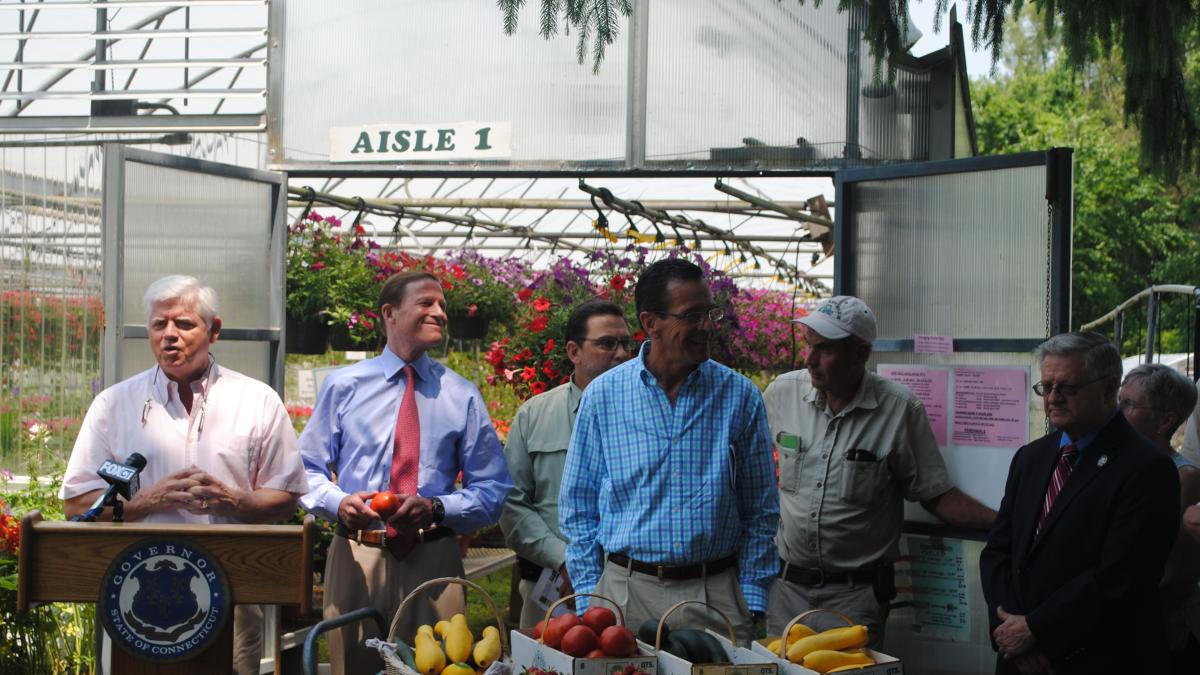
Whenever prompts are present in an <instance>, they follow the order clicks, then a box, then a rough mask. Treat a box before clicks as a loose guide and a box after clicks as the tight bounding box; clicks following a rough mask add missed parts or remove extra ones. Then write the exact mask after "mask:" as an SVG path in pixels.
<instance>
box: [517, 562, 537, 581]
mask: <svg viewBox="0 0 1200 675" xmlns="http://www.w3.org/2000/svg"><path fill="white" fill-rule="evenodd" d="M517 572H518V573H519V574H520V575H521V578H522V579H524V580H525V581H537V580H538V579H539V578H541V576H542V566H541V565H539V564H537V563H535V562H533V561H532V560H528V559H526V558H522V557H521V556H517Z"/></svg>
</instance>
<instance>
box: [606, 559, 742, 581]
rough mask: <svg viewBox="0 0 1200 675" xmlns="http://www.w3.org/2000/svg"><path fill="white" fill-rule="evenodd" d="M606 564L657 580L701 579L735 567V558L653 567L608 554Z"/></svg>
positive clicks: (650, 564)
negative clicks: (695, 563)
mask: <svg viewBox="0 0 1200 675" xmlns="http://www.w3.org/2000/svg"><path fill="white" fill-rule="evenodd" d="M608 562H610V563H612V564H614V565H619V566H621V567H624V568H625V569H627V570H630V571H633V572H640V573H641V574H649V575H650V576H654V577H658V578H659V579H702V578H704V577H705V576H706V575H709V574H716V573H718V572H724V571H725V570H727V569H729V568H730V567H736V566H737V556H736V555H731V556H729V557H728V558H721V559H720V560H713V561H712V562H706V563H699V564H697V565H655V564H653V563H644V562H641V561H640V560H634V559H632V558H630V557H629V556H627V555H621V554H620V553H609V554H608Z"/></svg>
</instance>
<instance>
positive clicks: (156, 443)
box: [59, 275, 308, 674]
mask: <svg viewBox="0 0 1200 675" xmlns="http://www.w3.org/2000/svg"><path fill="white" fill-rule="evenodd" d="M142 301H143V306H144V308H145V310H146V328H147V331H148V332H149V337H150V340H149V346H150V351H151V352H152V353H153V354H154V360H155V362H156V363H155V365H154V366H153V367H152V368H149V369H148V370H144V371H142V372H140V373H138V374H137V375H134V376H132V377H129V378H127V379H125V380H122V381H121V382H118V383H117V384H114V385H113V386H111V387H109V388H107V389H105V390H104V391H102V392H100V394H99V395H98V396H97V397H96V399H95V400H94V401H92V404H91V405H90V406H88V411H87V415H86V416H85V417H84V419H83V426H82V427H81V428H80V430H79V437H78V438H77V439H76V440H75V447H74V448H73V449H72V450H71V459H70V461H69V462H68V464H67V470H66V473H65V474H64V476H63V485H62V489H61V490H60V492H59V497H61V498H62V499H63V500H64V502H63V511H64V512H65V515H66V516H67V517H68V518H70V517H72V516H75V515H77V514H80V513H83V512H84V511H86V510H87V509H88V507H89V506H91V505H92V502H93V501H94V500H95V499H96V498H97V497H98V496H100V494H101V493H102V491H103V489H104V488H105V487H106V484H105V482H104V480H103V479H101V478H100V477H99V476H98V475H97V474H96V467H98V466H100V464H102V463H103V462H104V461H105V460H112V461H115V462H120V463H124V462H125V461H126V460H127V459H128V458H129V456H130V455H131V454H132V453H134V452H137V453H140V454H142V455H144V456H145V458H146V465H145V468H144V469H143V470H142V473H141V476H140V480H141V484H142V486H143V487H142V489H141V490H139V491H138V493H137V494H136V495H134V496H133V498H132V499H131V500H129V501H128V502H126V503H125V504H124V507H123V510H124V514H123V517H124V519H125V520H126V521H130V522H133V521H138V522H145V523H193V524H202V523H223V524H230V523H270V522H276V521H282V520H286V519H287V518H289V517H290V516H291V515H292V514H293V513H295V512H296V502H297V500H298V499H299V498H300V495H303V494H304V493H305V492H307V491H308V480H307V479H306V477H305V472H304V466H303V465H302V464H301V461H300V454H299V452H298V451H297V449H296V432H295V431H294V430H293V429H292V422H291V420H290V419H288V415H287V410H286V409H285V408H284V407H283V402H282V401H280V400H279V394H277V393H276V392H275V390H274V389H272V388H271V387H269V386H268V385H266V384H265V383H263V382H259V381H258V380H255V379H253V378H250V377H247V376H245V375H242V374H241V373H238V372H236V371H234V370H233V369H231V368H227V367H224V366H221V365H219V364H218V363H217V362H216V359H215V358H213V356H212V355H211V354H210V349H211V347H212V345H213V344H215V343H216V341H217V337H218V336H219V335H220V333H221V317H220V316H219V315H218V307H217V293H216V291H214V290H213V289H212V287H210V286H208V285H206V284H204V283H203V282H201V281H200V280H198V279H196V278H194V277H189V276H183V275H171V276H166V277H163V278H161V279H158V280H157V281H155V282H154V283H152V284H150V286H149V287H148V288H147V289H146V293H145V296H144V297H143V298H142ZM111 517H112V515H111V513H109V512H107V511H106V512H105V513H103V514H102V515H101V516H100V517H99V518H98V520H109V519H110V518H111ZM262 621H263V615H262V610H261V608H260V607H259V606H258V605H237V606H236V607H235V609H234V647H233V648H234V672H237V673H241V674H245V673H255V674H257V673H258V670H259V662H260V661H261V656H262V647H263V645H262ZM105 639H106V640H107V633H105ZM105 669H106V668H105V667H102V668H101V670H102V671H103V670H105Z"/></svg>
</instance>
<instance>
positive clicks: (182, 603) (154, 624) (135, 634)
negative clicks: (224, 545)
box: [96, 538, 233, 662]
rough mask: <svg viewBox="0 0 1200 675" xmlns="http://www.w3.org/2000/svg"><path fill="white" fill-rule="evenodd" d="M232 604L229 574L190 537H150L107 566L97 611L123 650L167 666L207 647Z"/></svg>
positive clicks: (219, 631)
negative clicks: (187, 538) (227, 575)
mask: <svg viewBox="0 0 1200 675" xmlns="http://www.w3.org/2000/svg"><path fill="white" fill-rule="evenodd" d="M232 602H233V597H232V594H231V593H230V592H229V583H228V582H227V581H226V579H225V572H224V571H223V570H222V569H221V566H220V565H219V564H217V560H216V558H214V557H213V556H212V555H211V554H210V553H209V552H208V551H206V550H205V549H204V548H202V547H201V546H199V545H197V544H196V543H194V542H191V541H188V540H186V539H181V538H148V539H143V540H141V541H139V542H137V543H135V544H132V545H131V546H128V547H127V548H126V549H125V550H124V551H121V553H120V554H118V555H117V557H116V558H114V559H113V561H112V563H111V564H109V566H108V571H107V572H105V574H104V578H103V580H102V582H101V585H100V600H99V603H98V604H97V606H96V612H97V614H99V615H100V618H101V620H102V621H103V622H104V628H105V630H107V631H108V634H109V636H111V637H112V640H113V642H115V643H116V644H118V645H120V646H121V647H122V648H123V649H125V650H126V651H128V652H130V653H132V654H134V655H136V656H139V657H142V658H144V659H149V660H153V661H162V662H168V661H179V660H182V659H186V658H190V657H192V656H195V655H196V654H199V653H200V652H201V651H203V650H204V649H205V648H206V647H208V646H209V645H210V644H211V643H212V642H213V640H215V639H216V638H217V637H218V636H219V635H220V634H221V630H222V629H223V628H224V627H225V622H226V621H227V620H229V617H230V614H231V613H232V609H233V606H232Z"/></svg>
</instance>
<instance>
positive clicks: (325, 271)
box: [285, 211, 380, 354]
mask: <svg viewBox="0 0 1200 675" xmlns="http://www.w3.org/2000/svg"><path fill="white" fill-rule="evenodd" d="M364 233H365V232H364V230H363V228H362V227H361V226H358V225H355V226H354V227H353V228H349V229H343V228H342V222H341V221H340V220H338V219H337V218H336V217H334V216H328V217H322V216H321V215H320V214H318V213H316V212H315V211H310V212H309V213H308V214H306V215H305V217H304V218H303V219H302V220H301V221H300V222H298V223H296V224H295V225H293V226H291V227H290V228H289V229H288V266H287V298H286V303H285V306H286V308H287V315H288V320H289V323H288V351H289V352H293V353H302V354H313V353H318V354H319V353H324V351H325V349H326V344H327V343H332V346H333V347H334V349H342V350H346V349H374V348H375V347H376V346H377V345H378V331H377V323H376V322H377V321H378V314H377V313H376V310H375V307H374V305H375V302H376V301H377V299H378V297H379V287H380V281H379V280H378V279H377V278H376V277H377V271H376V270H375V269H374V267H373V266H372V264H371V256H370V255H369V254H370V253H371V251H372V250H373V249H374V248H376V247H377V245H376V244H375V243H374V242H371V241H368V240H366V239H364V238H363V236H362V235H363V234H364ZM293 336H295V339H293Z"/></svg>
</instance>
